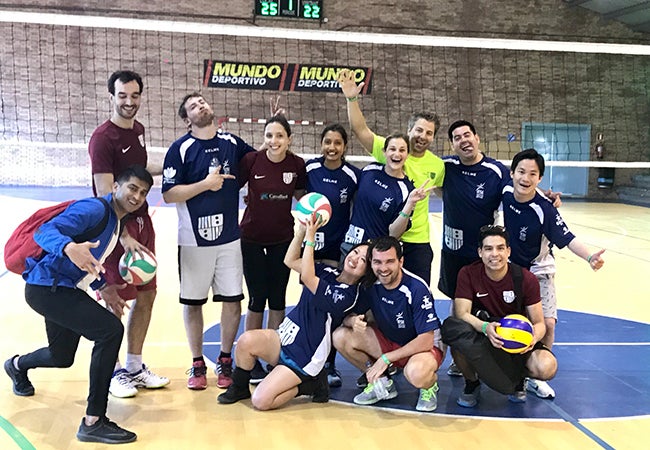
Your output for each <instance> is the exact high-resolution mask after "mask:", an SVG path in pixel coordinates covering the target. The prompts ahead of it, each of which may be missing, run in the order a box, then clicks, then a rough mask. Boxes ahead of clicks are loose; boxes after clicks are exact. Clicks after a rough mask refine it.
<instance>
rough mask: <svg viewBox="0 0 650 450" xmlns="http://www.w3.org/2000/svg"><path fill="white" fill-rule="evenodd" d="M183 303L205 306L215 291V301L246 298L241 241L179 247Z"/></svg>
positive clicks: (234, 300)
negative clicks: (210, 291)
mask: <svg viewBox="0 0 650 450" xmlns="http://www.w3.org/2000/svg"><path fill="white" fill-rule="evenodd" d="M178 261H179V265H180V267H179V272H180V282H181V292H180V302H181V303H183V304H186V305H204V304H205V303H206V302H207V301H208V292H209V290H210V288H212V296H213V297H212V300H213V301H215V302H219V301H221V302H237V301H241V300H243V298H244V294H243V287H242V284H243V263H242V256H241V244H240V242H239V239H237V240H236V241H233V242H229V243H227V244H223V245H215V246H211V247H188V246H179V247H178Z"/></svg>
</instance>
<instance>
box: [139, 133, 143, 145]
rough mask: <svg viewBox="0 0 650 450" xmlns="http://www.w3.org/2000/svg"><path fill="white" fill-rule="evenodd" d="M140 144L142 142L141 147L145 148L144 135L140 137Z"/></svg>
mask: <svg viewBox="0 0 650 450" xmlns="http://www.w3.org/2000/svg"><path fill="white" fill-rule="evenodd" d="M138 142H140V145H141V146H142V148H144V134H139V135H138Z"/></svg>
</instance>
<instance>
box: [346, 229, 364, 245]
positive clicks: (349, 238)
mask: <svg viewBox="0 0 650 450" xmlns="http://www.w3.org/2000/svg"><path fill="white" fill-rule="evenodd" d="M364 234H365V230H364V229H363V228H361V227H357V226H354V225H352V224H350V227H349V228H348V232H347V233H345V242H347V243H348V244H360V243H361V242H363V235H364Z"/></svg>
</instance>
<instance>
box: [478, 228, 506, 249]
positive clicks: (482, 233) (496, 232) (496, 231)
mask: <svg viewBox="0 0 650 450" xmlns="http://www.w3.org/2000/svg"><path fill="white" fill-rule="evenodd" d="M488 236H501V237H502V238H503V239H505V240H506V247H510V239H509V237H508V232H507V231H506V228H505V227H502V226H501V225H484V226H482V227H481V229H480V230H479V232H478V245H479V248H482V247H483V240H484V239H485V238H486V237H488Z"/></svg>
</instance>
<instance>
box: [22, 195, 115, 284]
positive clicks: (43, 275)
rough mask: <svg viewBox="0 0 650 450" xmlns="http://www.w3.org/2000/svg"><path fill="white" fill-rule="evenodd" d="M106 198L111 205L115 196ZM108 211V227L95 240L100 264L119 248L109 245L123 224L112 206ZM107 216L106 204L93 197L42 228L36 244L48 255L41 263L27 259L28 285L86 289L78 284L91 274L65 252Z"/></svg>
mask: <svg viewBox="0 0 650 450" xmlns="http://www.w3.org/2000/svg"><path fill="white" fill-rule="evenodd" d="M104 198H105V199H106V201H107V202H108V203H109V204H111V200H112V198H113V195H112V194H108V195H107V196H105V197H104ZM108 210H109V217H108V222H107V224H106V228H104V230H103V231H102V232H101V233H100V235H99V236H98V237H97V238H96V239H93V242H94V241H97V240H98V241H99V246H98V247H97V248H92V249H90V252H91V253H92V254H93V256H94V257H95V258H96V259H97V260H98V261H103V259H105V258H106V256H108V255H109V254H110V253H111V252H112V251H113V248H114V247H115V246H114V245H110V246H109V244H110V243H111V242H116V240H113V239H112V237H113V235H114V234H115V233H119V232H120V221H119V220H118V218H117V214H116V213H115V211H114V210H113V208H112V207H111V208H109V209H108ZM105 213H106V208H105V206H104V204H103V203H102V202H101V201H99V200H98V199H96V198H93V197H91V198H86V199H83V200H79V201H77V202H74V203H72V204H71V205H70V206H68V208H67V209H66V210H65V211H63V212H62V213H61V214H59V215H58V216H55V217H54V218H52V219H51V220H49V221H48V222H46V223H44V224H43V225H41V227H40V228H39V229H38V231H37V232H36V233H34V241H35V242H36V243H37V244H38V245H40V246H41V247H42V248H43V250H45V252H47V253H45V254H44V255H43V257H42V258H41V259H39V260H35V259H34V258H27V261H26V262H25V272H23V279H24V280H25V281H26V282H27V283H28V284H35V285H38V286H64V287H68V288H76V287H81V288H85V286H78V284H79V283H80V282H81V281H82V280H83V279H84V277H86V276H87V275H88V272H85V271H83V270H81V269H79V268H78V267H77V266H75V265H74V264H73V263H72V261H71V260H70V258H68V257H67V256H66V255H65V254H64V253H63V248H64V247H65V246H66V245H67V244H68V243H70V242H73V240H74V237H75V236H79V235H81V234H82V233H84V232H86V231H89V230H91V229H93V228H94V227H95V226H97V225H98V224H99V223H100V222H101V220H102V219H103V218H104V214H105ZM118 237H119V236H118ZM109 247H110V248H109ZM105 282H106V281H105V280H104V278H103V277H102V278H101V280H95V281H93V282H92V283H91V284H90V287H91V288H93V289H99V288H100V287H102V286H103V285H104V284H105Z"/></svg>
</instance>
